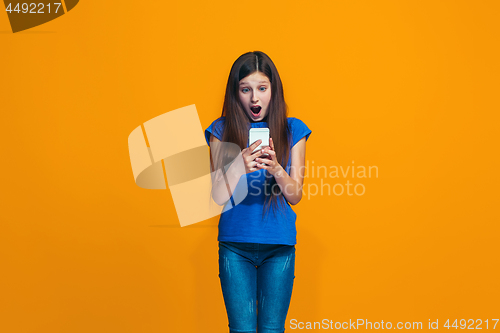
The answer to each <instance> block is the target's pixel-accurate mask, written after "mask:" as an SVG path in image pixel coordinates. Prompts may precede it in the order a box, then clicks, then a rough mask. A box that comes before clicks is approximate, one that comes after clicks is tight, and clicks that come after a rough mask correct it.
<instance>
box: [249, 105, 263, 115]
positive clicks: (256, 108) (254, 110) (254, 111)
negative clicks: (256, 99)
mask: <svg viewBox="0 0 500 333" xmlns="http://www.w3.org/2000/svg"><path fill="white" fill-rule="evenodd" d="M250 110H252V115H253V116H254V117H258V116H260V112H261V111H262V108H261V107H260V106H252V107H251V108H250Z"/></svg>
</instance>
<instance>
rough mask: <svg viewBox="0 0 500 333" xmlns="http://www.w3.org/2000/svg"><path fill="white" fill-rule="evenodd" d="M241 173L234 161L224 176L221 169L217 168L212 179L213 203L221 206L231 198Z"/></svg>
mask: <svg viewBox="0 0 500 333" xmlns="http://www.w3.org/2000/svg"><path fill="white" fill-rule="evenodd" d="M242 175H243V174H242V173H241V168H238V166H237V165H236V163H232V164H231V165H230V166H229V168H228V169H227V172H226V174H225V177H224V175H223V174H222V170H221V169H219V170H217V172H216V174H215V176H214V179H213V180H212V198H213V199H214V201H215V203H217V204H218V205H219V206H222V205H224V204H225V203H226V202H227V201H228V200H229V199H230V198H231V195H232V192H233V190H234V189H235V188H236V185H237V184H238V182H239V180H240V178H241V176H242ZM224 178H226V179H224ZM226 181H227V183H226Z"/></svg>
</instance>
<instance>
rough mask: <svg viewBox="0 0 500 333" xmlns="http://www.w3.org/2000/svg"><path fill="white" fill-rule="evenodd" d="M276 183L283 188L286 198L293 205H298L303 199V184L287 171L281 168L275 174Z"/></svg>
mask: <svg viewBox="0 0 500 333" xmlns="http://www.w3.org/2000/svg"><path fill="white" fill-rule="evenodd" d="M274 179H276V183H277V184H278V186H279V187H280V189H281V192H282V193H283V195H284V196H285V198H286V200H288V202H289V203H291V204H292V205H296V204H298V203H299V201H300V200H301V199H302V186H301V185H300V184H299V182H297V181H296V180H294V179H293V178H292V177H290V175H289V174H288V173H286V171H285V170H284V169H283V167H282V168H281V170H280V171H279V172H277V173H276V174H275V176H274Z"/></svg>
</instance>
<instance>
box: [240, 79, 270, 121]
mask: <svg viewBox="0 0 500 333" xmlns="http://www.w3.org/2000/svg"><path fill="white" fill-rule="evenodd" d="M239 96H240V102H241V104H242V106H243V109H244V110H245V112H246V114H247V115H248V117H249V118H250V120H251V121H262V120H263V119H264V118H265V117H266V115H267V112H268V106H269V102H270V101H271V82H269V79H268V78H267V76H265V75H264V74H262V73H260V72H255V73H253V74H250V75H248V76H247V77H245V78H243V79H241V80H240V89H239Z"/></svg>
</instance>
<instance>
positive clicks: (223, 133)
mask: <svg viewBox="0 0 500 333" xmlns="http://www.w3.org/2000/svg"><path fill="white" fill-rule="evenodd" d="M250 128H269V131H270V139H269V146H267V147H263V148H262V149H260V150H258V151H255V152H254V150H255V148H257V147H258V146H259V144H260V143H261V140H258V141H256V142H255V143H254V142H250V143H249V142H248V133H249V130H250ZM310 134H311V130H310V129H309V128H308V127H307V126H306V125H305V124H304V123H303V122H302V121H301V120H299V119H297V118H293V117H287V106H286V104H285V99H284V95H283V86H282V83H281V79H280V76H279V74H278V71H277V69H276V67H275V65H274V63H273V62H272V60H271V59H270V58H269V56H267V55H266V54H265V53H263V52H259V51H254V52H248V53H245V54H243V55H241V56H240V57H239V58H238V59H237V60H236V61H235V62H234V64H233V66H232V68H231V72H230V74H229V79H228V81H227V87H226V94H225V98H224V106H223V109H222V115H221V117H220V118H218V119H216V120H215V121H214V122H212V124H211V125H210V126H209V127H208V128H207V129H206V130H205V137H206V140H207V143H208V144H209V145H210V146H211V150H212V154H211V160H212V161H211V162H212V164H211V165H212V168H213V169H212V170H213V171H216V170H219V176H218V177H213V184H212V198H213V199H214V201H215V202H216V203H217V204H219V205H224V209H223V211H222V214H221V216H220V220H219V234H218V238H217V240H218V242H219V278H220V282H221V288H222V293H223V297H224V303H225V305H226V310H227V316H228V322H229V332H231V333H233V332H238V333H246V332H249V333H250V332H253V333H255V332H256V330H257V329H258V332H259V333H268V332H273V333H277V332H284V331H285V320H286V315H287V312H288V307H289V305H290V299H291V296H292V288H293V282H294V279H295V275H294V273H295V244H296V243H297V242H296V234H297V231H296V228H295V220H296V214H295V212H294V211H293V210H292V208H291V206H290V204H292V205H296V204H297V203H299V201H300V200H301V198H302V186H303V181H304V168H305V166H304V165H305V153H306V140H307V139H308V138H309V135H310ZM225 142H227V143H230V142H231V143H233V144H236V145H238V146H239V147H240V149H241V150H242V151H241V155H238V157H237V158H236V159H234V160H233V161H232V162H233V163H231V161H229V162H230V163H228V159H227V156H228V154H225V155H224V154H223V153H221V154H213V150H214V147H216V146H217V145H219V146H223V143H225ZM226 153H227V152H226ZM237 153H239V149H238V152H237ZM224 156H225V157H224ZM232 158H234V156H233V157H232ZM228 165H230V166H229V167H227V166H228ZM238 165H239V166H240V167H238ZM243 166H244V168H243ZM221 170H224V171H221ZM241 170H244V172H242V171H241ZM213 174H216V172H214V173H213ZM221 175H222V176H221ZM242 182H243V184H241V183H242ZM245 182H246V185H247V186H245ZM239 188H240V189H241V188H245V190H247V191H248V193H247V194H246V196H244V198H243V199H242V198H241V196H240V198H239V199H238V200H236V201H235V198H236V193H237V192H238V189H239ZM232 189H233V190H234V193H232V192H231V190H232ZM245 193H246V192H245Z"/></svg>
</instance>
